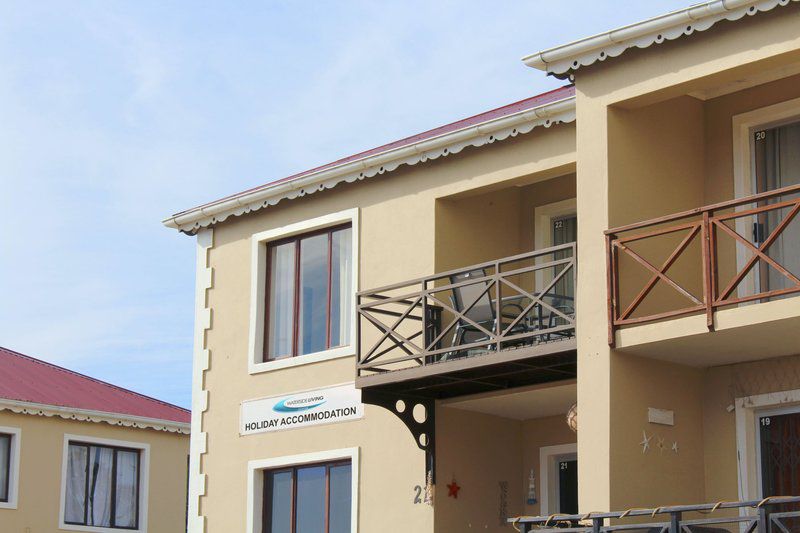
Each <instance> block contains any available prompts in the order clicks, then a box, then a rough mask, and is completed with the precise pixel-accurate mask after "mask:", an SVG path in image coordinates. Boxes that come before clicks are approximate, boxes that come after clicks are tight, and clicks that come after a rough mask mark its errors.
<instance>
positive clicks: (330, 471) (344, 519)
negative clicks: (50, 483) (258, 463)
mask: <svg viewBox="0 0 800 533" xmlns="http://www.w3.org/2000/svg"><path fill="white" fill-rule="evenodd" d="M352 475H353V473H352V469H351V462H350V461H337V462H332V463H323V464H312V465H302V466H290V467H285V468H277V469H274V470H265V471H264V492H263V494H264V501H263V507H262V508H263V524H262V531H263V532H264V533H347V532H350V531H351V530H352V517H351V512H352Z"/></svg>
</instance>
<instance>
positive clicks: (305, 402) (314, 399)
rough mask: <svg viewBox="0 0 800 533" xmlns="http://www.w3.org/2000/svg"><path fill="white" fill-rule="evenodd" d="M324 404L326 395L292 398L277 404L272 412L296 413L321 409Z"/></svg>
mask: <svg viewBox="0 0 800 533" xmlns="http://www.w3.org/2000/svg"><path fill="white" fill-rule="evenodd" d="M323 403H325V396H324V395H314V396H300V397H297V396H290V397H289V398H285V399H283V400H281V401H279V402H278V403H276V404H275V406H274V407H273V408H272V410H273V411H276V412H278V413H294V412H296V411H308V410H309V409H313V408H315V407H319V406H320V405H322V404H323Z"/></svg>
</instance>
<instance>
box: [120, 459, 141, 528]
mask: <svg viewBox="0 0 800 533" xmlns="http://www.w3.org/2000/svg"><path fill="white" fill-rule="evenodd" d="M138 471H139V453H138V452H133V451H124V450H119V451H117V478H116V485H117V487H116V502H115V508H114V525H115V526H117V527H130V528H133V527H136V515H137V513H138V509H137V507H138V498H139V482H138V481H139V479H138V478H139V476H138Z"/></svg>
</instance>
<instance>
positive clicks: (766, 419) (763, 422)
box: [761, 416, 770, 426]
mask: <svg viewBox="0 0 800 533" xmlns="http://www.w3.org/2000/svg"><path fill="white" fill-rule="evenodd" d="M761 425H762V426H768V425H770V419H769V417H768V416H765V417H763V418H762V419H761Z"/></svg>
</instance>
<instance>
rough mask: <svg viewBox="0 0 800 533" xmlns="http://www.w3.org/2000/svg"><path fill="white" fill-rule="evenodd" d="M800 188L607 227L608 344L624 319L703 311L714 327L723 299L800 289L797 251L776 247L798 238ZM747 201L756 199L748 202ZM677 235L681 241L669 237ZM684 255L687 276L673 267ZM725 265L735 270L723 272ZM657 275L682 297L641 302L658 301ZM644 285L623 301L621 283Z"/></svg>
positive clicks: (768, 295) (757, 297)
mask: <svg viewBox="0 0 800 533" xmlns="http://www.w3.org/2000/svg"><path fill="white" fill-rule="evenodd" d="M798 194H800V185H793V186H789V187H784V188H781V189H775V190H773V191H769V192H764V193H760V194H755V195H751V196H746V197H743V198H739V199H736V200H731V201H727V202H721V203H718V204H714V205H708V206H705V207H699V208H697V209H692V210H690V211H684V212H681V213H675V214H672V215H667V216H663V217H660V218H656V219H653V220H647V221H644V222H638V223H635V224H629V225H627V226H622V227H618V228H614V229H610V230H608V231H606V232H605V236H606V248H607V254H606V255H607V257H606V261H607V271H608V273H609V276H608V280H607V281H608V315H609V316H608V320H609V327H608V342H609V344H612V345H613V344H614V331H615V330H616V329H617V328H619V327H622V326H627V325H634V324H641V323H645V322H654V321H658V320H662V319H665V318H671V317H677V316H681V315H689V314H695V313H705V315H706V322H707V325H708V328H709V329H712V328H713V324H714V321H713V319H714V312H715V311H717V310H718V309H720V308H722V307H725V306H731V305H736V304H741V303H745V302H752V301H758V300H760V301H764V300H768V299H771V298H776V297H782V296H786V295H789V294H792V293H797V292H800V264H796V260H795V259H794V257H795V256H794V255H793V254H782V253H773V249H774V248H775V245H776V244H777V243H779V242H781V240H782V239H784V238H786V239H788V241H787V243H786V244H784V246H787V247H788V248H791V247H793V246H794V245H793V244H792V243H793V241H795V240H796V235H797V233H796V232H797V231H798V229H797V224H795V225H794V226H790V225H791V224H792V222H793V221H795V219H798V218H797V214H798V213H800V197H799V196H798ZM749 205H755V206H756V207H752V208H749V209H747V208H746V207H747V206H749ZM798 220H800V219H798ZM790 227H792V228H793V231H794V232H795V233H792V236H791V237H789V236H788V234H789V233H790V232H789V231H787V228H790ZM766 229H769V232H768V233H769V234H768V235H767V234H766V233H767V231H765V230H766ZM639 232H641V233H639ZM751 233H752V235H750V234H751ZM676 236H677V237H679V239H677V240H676V241H675V242H677V243H678V244H677V246H676V245H675V244H674V243H672V244H668V243H667V239H669V238H673V239H674V238H675V237H676ZM723 238H725V239H726V242H722V239H723ZM696 241H699V253H697V254H696V255H692V252H689V250H690V249H691V247H692V245H693V243H695V242H696ZM637 246H640V247H643V248H646V247H648V246H649V247H650V248H651V249H661V250H663V251H666V252H667V253H665V254H662V255H663V256H664V257H665V259H664V260H663V262H659V261H652V259H651V260H648V259H647V258H646V254H644V253H643V252H642V251H641V250H637V249H636V247H637ZM783 255H788V257H786V258H784V257H783ZM623 258H625V259H626V260H629V261H630V260H632V261H633V262H634V263H633V264H635V265H638V268H643V269H644V271H645V272H647V274H648V277H647V278H646V279H647V282H646V283H644V285H639V284H638V283H637V281H636V280H637V279H638V278H636V277H635V276H631V275H630V272H632V270H628V271H626V272H628V274H626V272H621V271H620V262H621V259H623ZM681 260H684V261H686V262H688V263H689V268H686V269H685V270H686V271H685V272H684V277H685V278H687V280H686V281H681V280H679V279H678V278H677V277H676V276H674V275H673V274H672V273H671V271H670V269H671V268H672V267H673V266H674V265H675V264H676V263H678V262H679V261H681ZM657 265H660V266H657ZM723 269H724V270H725V271H726V272H729V273H730V275H728V274H727V273H726V274H725V275H723ZM668 272H670V273H668ZM756 272H758V277H759V278H761V279H760V280H757V281H756V282H754V283H753V288H749V287H746V285H745V284H744V282H745V280H746V279H748V276H750V277H752V276H754V274H755V273H756ZM769 272H774V273H775V274H774V275H773V278H774V279H771V280H770V279H769V276H768V273H769ZM659 282H661V283H662V284H663V285H665V286H667V287H669V288H670V290H671V291H673V294H677V295H680V296H681V298H680V301H681V304H675V303H674V302H673V303H672V304H670V305H668V308H666V309H660V308H658V309H657V310H655V311H654V310H653V309H652V308H651V309H649V310H645V311H641V310H642V309H643V308H645V307H646V305H643V304H647V303H656V302H654V301H653V299H654V297H653V294H654V288H655V287H656V285H657V284H658V283H659ZM688 283H692V284H693V285H696V286H697V288H692V287H691V286H690V285H689V284H688ZM639 287H641V288H640V289H639V290H634V291H633V292H631V293H630V294H634V293H635V296H633V297H632V298H631V299H630V301H625V302H623V299H624V298H622V297H621V295H620V293H621V291H622V290H623V289H628V290H630V289H637V288H639ZM698 289H699V291H698ZM698 292H700V294H698ZM683 302H685V304H684V303H683ZM637 311H639V315H638V316H637Z"/></svg>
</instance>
